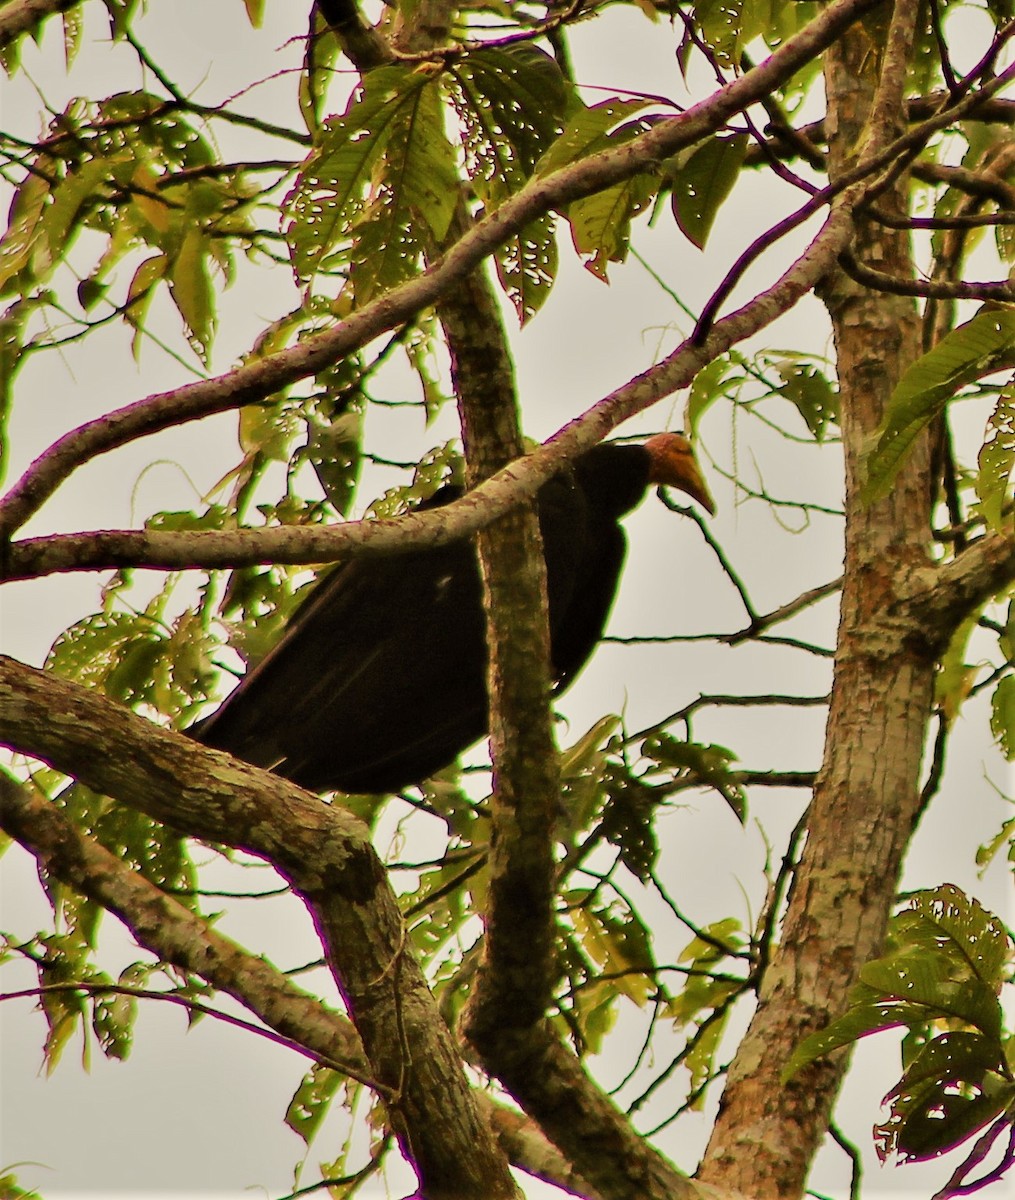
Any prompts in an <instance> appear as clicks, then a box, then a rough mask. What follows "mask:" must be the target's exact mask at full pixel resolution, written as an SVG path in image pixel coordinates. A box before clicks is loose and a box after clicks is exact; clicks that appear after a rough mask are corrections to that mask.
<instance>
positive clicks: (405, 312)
mask: <svg viewBox="0 0 1015 1200" xmlns="http://www.w3.org/2000/svg"><path fill="white" fill-rule="evenodd" d="M876 3H877V0H834V2H833V3H831V4H830V5H829V6H828V7H827V8H825V9H824V10H823V11H821V12H820V13H819V15H818V16H817V17H816V18H815V19H814V20H813V21H812V22H811V23H810V24H809V25H808V26H807V27H806V28H805V29H803V30H801V32H800V33H798V34H796V35H795V36H794V37H792V38H789V39H788V40H787V41H786V42H785V43H783V45H782V46H780V47H779V48H778V49H777V50H776V51H775V52H774V53H773V54H772V55H771V56H770V57H769V58H767V59H766V60H765V61H764V62H762V63H760V64H759V65H758V66H757V67H756V68H754V70H752V71H749V72H748V73H747V74H745V75H742V76H740V77H739V78H737V79H735V80H733V81H732V82H731V83H729V84H728V85H727V86H726V87H724V88H721V89H720V90H719V91H717V92H716V93H715V94H714V95H712V96H710V97H708V98H707V99H706V100H703V101H702V102H701V103H699V104H696V105H693V106H692V107H691V108H689V109H687V111H686V112H684V113H681V114H680V115H679V116H676V117H672V118H670V119H668V120H664V121H660V122H659V123H658V124H656V125H655V126H653V128H652V129H650V130H649V131H648V132H646V133H643V134H641V135H640V136H639V137H637V138H634V139H633V140H632V141H630V142H627V143H625V144H623V145H621V146H617V147H614V148H611V149H608V150H605V151H602V152H601V153H599V154H595V155H591V156H590V157H588V158H586V159H583V160H581V161H580V162H577V163H574V164H572V165H570V166H568V167H564V168H562V169H561V170H559V171H555V172H553V173H552V174H551V175H548V176H546V177H545V178H539V177H535V178H533V179H531V180H530V181H529V182H528V183H527V184H526V185H525V187H523V188H522V189H521V191H520V192H518V193H517V194H516V195H515V196H513V197H512V198H510V199H509V200H506V201H505V202H504V203H503V204H502V205H501V206H500V207H499V208H497V209H496V210H494V211H492V212H490V213H489V214H488V215H486V216H484V217H483V219H482V220H480V221H478V222H477V223H476V225H475V226H474V227H473V228H472V229H471V230H470V231H469V232H468V233H467V234H466V235H465V236H464V237H463V238H461V239H460V240H459V241H458V243H457V244H456V245H455V246H453V247H452V248H451V249H450V250H449V251H448V252H447V253H446V254H445V255H443V256H442V257H441V258H440V259H438V260H437V262H435V263H434V264H432V265H431V266H429V267H427V268H426V269H425V270H424V271H422V272H421V273H420V274H419V275H418V276H416V277H415V278H413V279H411V280H409V281H408V282H406V283H404V284H402V285H401V286H400V287H397V288H394V289H392V290H391V291H390V292H388V293H386V294H383V295H381V296H378V297H377V298H376V299H375V300H373V301H371V302H370V303H368V304H366V305H364V306H363V307H362V308H360V309H358V310H357V311H356V312H355V313H352V314H351V315H350V316H349V317H347V318H346V319H345V320H343V321H341V322H339V323H338V324H337V325H336V326H335V327H334V328H332V329H329V330H325V331H323V332H321V333H318V334H314V335H312V336H310V337H308V338H306V339H305V340H304V341H302V342H300V343H299V344H298V345H296V346H292V347H289V348H288V349H286V350H281V351H279V352H278V353H276V354H272V355H269V356H268V357H266V358H261V359H259V360H257V361H254V362H249V363H246V364H244V365H243V366H241V367H238V368H236V370H234V371H232V372H229V373H228V374H226V375H220V376H217V377H216V378H213V379H207V380H199V381H198V382H195V383H191V384H188V385H186V386H184V387H181V388H176V389H174V390H173V391H171V392H163V393H160V394H157V395H154V396H150V397H148V398H147V399H145V400H141V401H138V402H136V403H135V404H132V405H128V406H127V407H126V408H123V409H120V410H118V411H117V412H115V413H111V414H109V415H107V416H105V417H101V418H99V419H98V420H95V421H91V422H89V423H87V424H85V425H82V426H80V427H79V428H78V429H76V430H75V431H74V432H73V433H69V434H67V435H65V436H64V437H62V438H60V439H59V440H58V441H56V442H55V443H53V445H52V446H51V447H50V448H49V449H48V450H47V451H45V452H44V453H43V454H42V455H41V456H40V457H39V458H38V459H36V461H35V462H34V463H33V464H32V465H31V466H30V467H29V469H28V471H27V472H26V473H25V474H24V475H23V476H22V478H21V479H20V480H19V481H18V482H17V483H16V484H15V485H14V487H13V488H12V489H11V491H10V492H9V493H8V495H7V496H6V498H5V499H4V501H3V503H2V504H0V539H2V538H9V537H10V536H11V535H12V534H13V533H14V531H15V530H17V529H19V528H20V527H21V526H22V525H23V524H24V523H25V521H27V520H28V518H29V517H30V516H31V515H32V514H33V513H34V512H36V511H37V510H38V509H39V507H40V506H41V505H42V504H43V503H44V502H45V501H46V500H47V499H48V498H49V496H51V495H52V494H53V492H54V491H55V490H56V488H57V487H58V486H59V485H60V484H61V483H62V482H63V481H64V480H65V479H66V478H67V477H68V476H69V475H70V474H71V473H72V472H73V471H74V470H75V469H77V467H79V466H81V465H82V464H83V463H85V462H87V461H89V460H90V459H92V458H94V457H96V456H97V455H99V454H103V453H106V452H107V451H109V450H113V449H115V448H116V447H117V446H122V445H124V444H126V443H127V442H129V441H132V440H134V439H136V438H139V437H143V436H146V435H148V434H150V433H154V432H156V431H158V430H160V429H165V428H168V427H170V426H173V425H179V424H183V423H185V422H186V421H191V420H195V419H197V418H199V417H205V416H210V415H211V414H213V413H217V412H224V411H226V410H228V409H232V408H238V407H240V406H242V405H244V404H253V403H256V402H258V401H260V400H263V399H265V398H266V397H267V396H270V395H272V394H273V393H275V392H279V391H281V390H283V389H284V388H286V387H288V386H290V385H291V384H292V383H295V382H296V381H297V380H299V379H303V378H305V377H307V376H308V375H313V374H315V373H316V372H318V371H319V370H321V369H322V368H324V367H326V366H328V365H330V364H333V363H335V362H337V361H338V360H339V359H341V358H342V357H344V356H346V355H348V354H350V353H352V352H353V351H354V350H356V349H359V348H360V347H361V346H363V345H365V344H366V343H367V342H369V341H370V340H372V339H373V338H375V337H377V336H379V335H380V334H382V333H385V332H386V331H387V330H390V329H392V328H394V327H395V326H397V325H400V324H402V323H404V322H406V321H408V320H410V319H411V318H412V317H413V316H414V315H415V314H416V313H418V312H419V311H420V310H421V309H423V308H425V307H427V306H428V305H431V304H433V303H435V302H436V301H437V300H438V299H439V298H440V296H441V295H443V294H445V293H446V292H447V291H448V289H449V288H451V287H452V286H453V285H454V284H456V283H459V282H460V281H461V280H462V279H464V278H465V277H466V275H468V274H469V272H470V271H472V270H474V269H475V267H476V266H477V265H478V264H479V263H480V262H482V260H483V259H484V258H485V257H487V255H489V254H491V253H492V252H493V251H494V250H495V249H496V247H497V246H499V245H501V244H502V243H503V242H504V241H505V240H506V239H507V238H508V237H510V236H511V235H512V234H514V233H517V232H518V231H519V230H520V229H522V228H523V227H524V226H525V225H527V224H528V223H529V222H530V221H531V220H533V219H535V218H536V217H538V216H541V215H543V214H545V213H547V212H549V211H550V210H551V209H554V208H560V207H562V206H564V205H566V204H568V203H570V202H571V201H574V200H577V199H579V198H581V197H583V196H588V195H591V194H593V193H594V192H597V191H600V190H602V189H603V188H605V187H608V186H609V185H611V184H614V183H619V182H622V181H623V180H625V179H629V178H630V177H631V176H633V175H636V174H638V173H639V172H641V171H644V170H646V169H650V168H651V167H652V166H653V165H654V164H655V163H658V162H659V161H661V160H662V159H664V158H667V157H669V156H670V155H673V154H674V153H676V152H677V151H678V150H680V149H681V148H683V147H685V146H689V145H692V144H693V143H695V142H697V141H700V140H701V139H702V138H704V137H706V136H707V135H708V134H710V133H714V132H715V131H716V130H718V129H720V128H722V126H723V125H725V124H726V122H727V121H728V120H729V119H730V118H731V117H732V116H734V115H735V114H736V113H738V112H740V111H741V110H742V109H744V108H746V107H748V106H749V105H751V104H753V103H755V102H756V101H758V100H759V99H760V98H761V97H762V96H763V95H765V94H767V93H768V92H770V91H771V90H772V89H773V88H775V87H777V86H778V85H779V84H780V83H781V82H784V81H785V80H786V79H788V78H789V77H790V76H792V75H793V74H794V73H795V72H796V71H797V70H798V69H799V68H800V67H801V66H803V65H804V64H805V63H807V62H809V61H810V60H811V59H812V58H814V56H815V55H817V54H819V53H820V52H821V51H822V50H824V49H825V48H826V47H827V46H829V45H831V44H832V43H834V41H835V39H836V38H837V37H838V36H840V34H841V33H842V31H843V30H844V29H846V28H848V27H849V25H851V24H852V23H853V22H854V21H855V20H856V19H857V18H858V17H859V16H861V15H862V14H863V13H864V12H866V11H867V10H868V9H869V8H871V7H873V6H874V5H875V4H876ZM629 415H630V414H629ZM593 440H595V439H593ZM590 444H591V443H590Z"/></svg>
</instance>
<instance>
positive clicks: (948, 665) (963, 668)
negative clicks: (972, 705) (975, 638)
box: [934, 612, 980, 722]
mask: <svg viewBox="0 0 1015 1200" xmlns="http://www.w3.org/2000/svg"><path fill="white" fill-rule="evenodd" d="M979 619H980V614H979V613H978V612H975V613H973V614H972V615H970V616H968V617H967V618H966V619H965V620H964V621H963V622H962V623H961V624H960V625H959V627H958V628H957V629H956V630H955V632H954V633H953V634H952V637H951V641H950V642H949V643H948V648H947V650H945V652H944V654H943V655H942V656H941V661H940V663H939V665H938V671H937V674H936V675H935V676H934V699H935V701H936V702H937V704H939V705H940V707H941V711H942V715H943V716H944V718H945V720H946V721H949V722H951V721H954V720H955V718H956V717H957V716H958V715H959V710H960V709H961V708H962V705H963V703H964V702H965V700H966V697H967V696H968V695H969V690H970V688H971V687H972V686H973V681H974V680H975V678H976V673H977V669H978V668H977V667H975V666H970V664H969V663H967V662H966V647H967V646H968V644H969V639H970V637H971V636H972V633H973V630H974V629H975V628H976V625H977V621H978V620H979Z"/></svg>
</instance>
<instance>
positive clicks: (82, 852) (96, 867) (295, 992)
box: [0, 771, 369, 1081]
mask: <svg viewBox="0 0 1015 1200" xmlns="http://www.w3.org/2000/svg"><path fill="white" fill-rule="evenodd" d="M0 827H2V828H3V829H4V831H5V832H6V833H8V834H9V835H10V836H11V837H12V838H15V839H16V840H17V841H18V842H20V843H21V845H22V846H24V848H25V849H26V850H27V851H28V852H29V853H30V854H32V855H34V857H35V858H36V859H37V860H38V861H39V863H40V864H41V865H42V866H43V867H45V869H46V872H47V874H49V875H50V876H51V877H52V878H54V879H60V880H62V881H63V882H64V883H66V884H68V885H69V886H70V887H72V888H74V889H75V890H76V891H78V892H80V893H81V894H82V895H83V896H87V897H89V899H91V900H94V901H96V903H98V904H101V905H102V907H103V908H105V909H107V910H108V911H109V912H111V913H113V914H114V915H115V916H117V917H119V919H120V920H121V921H122V922H123V923H124V925H126V926H127V928H128V929H129V930H130V931H131V933H132V934H133V936H134V937H135V938H136V939H137V942H138V944H139V945H141V946H143V947H145V949H147V950H150V951H151V953H152V954H154V955H155V956H156V958H158V959H159V960H161V961H162V962H167V963H172V964H173V965H174V966H176V967H180V968H182V969H183V970H184V971H189V972H191V973H192V974H194V975H198V976H200V977H201V978H202V979H205V980H207V982H208V983H210V984H211V985H212V986H213V987H214V988H216V989H217V990H218V991H220V992H225V993H227V994H228V995H230V996H232V997H233V998H234V999H235V1000H238V1001H239V1002H240V1003H241V1004H242V1005H243V1006H244V1007H245V1008H247V1009H249V1010H250V1011H251V1012H252V1013H254V1014H256V1015H257V1016H258V1017H260V1019H261V1020H262V1021H263V1022H264V1024H265V1025H267V1026H268V1027H269V1028H271V1029H274V1030H275V1032H276V1033H279V1034H281V1035H282V1036H283V1037H284V1038H287V1039H288V1040H290V1041H292V1042H296V1043H298V1044H299V1045H300V1046H303V1047H305V1049H306V1050H307V1051H308V1052H309V1053H311V1054H316V1055H317V1056H318V1057H319V1058H321V1059H322V1060H327V1061H329V1063H330V1064H331V1065H332V1066H336V1067H337V1066H338V1065H339V1064H338V1063H337V1062H336V1061H335V1060H336V1059H339V1060H341V1062H342V1063H345V1064H348V1067H349V1068H350V1069H351V1073H352V1074H353V1075H354V1076H356V1077H360V1078H364V1081H366V1080H365V1073H366V1072H367V1070H368V1069H369V1067H368V1064H367V1061H366V1059H365V1058H364V1055H363V1047H362V1045H361V1044H360V1040H359V1037H358V1036H357V1034H356V1031H355V1029H354V1028H353V1026H352V1022H350V1021H349V1020H348V1018H346V1017H343V1016H341V1015H340V1014H339V1013H334V1012H331V1011H329V1010H328V1008H327V1007H326V1006H325V1005H324V1004H322V1002H321V1001H320V1000H319V999H318V998H317V997H315V996H311V995H310V994H309V993H307V992H304V991H303V990H302V989H301V988H299V987H297V986H296V984H295V983H293V982H292V981H291V980H289V979H287V978H286V977H285V976H284V975H283V974H282V972H281V971H278V970H276V968H275V967H273V966H271V965H270V964H269V963H268V962H267V960H266V959H264V958H262V957H260V956H259V955H255V954H250V953H249V952H248V951H246V950H245V949H244V948H243V947H242V946H240V945H238V944H237V943H236V942H234V941H232V940H231V939H230V938H227V937H225V936H223V935H222V934H221V933H217V932H216V931H215V929H214V928H213V927H212V926H211V925H209V924H208V923H207V922H206V921H204V920H203V919H202V918H201V917H199V916H197V915H196V914H195V913H194V912H192V911H191V910H190V909H189V908H186V907H185V906H184V905H183V904H181V903H180V902H179V900H176V899H175V898H174V897H172V896H169V895H167V894H166V893H165V892H163V891H161V890H160V889H159V888H157V887H156V886H155V884H153V883H150V882H149V881H148V880H147V879H144V878H143V877H142V876H141V875H138V874H136V873H135V872H134V871H132V870H131V869H130V868H129V867H128V866H126V865H125V864H124V863H123V861H122V860H121V859H120V858H118V857H117V856H116V855H115V854H112V853H111V852H110V851H109V850H107V849H106V848H105V847H104V846H101V845H100V844H99V843H98V842H96V841H95V840H94V839H92V838H90V837H88V836H87V835H86V834H84V833H82V832H81V830H80V829H78V827H77V826H76V825H75V824H74V823H73V822H72V821H70V820H69V819H68V818H67V816H66V815H65V814H64V813H63V812H62V811H61V810H60V809H58V808H57V807H56V806H55V805H54V804H52V803H50V802H49V801H47V800H46V799H45V798H44V797H43V796H41V795H39V794H38V793H37V792H35V791H34V789H32V788H30V787H28V786H26V785H24V784H20V783H18V782H17V781H15V780H14V779H13V778H12V777H11V776H10V775H8V774H7V773H6V772H5V771H0Z"/></svg>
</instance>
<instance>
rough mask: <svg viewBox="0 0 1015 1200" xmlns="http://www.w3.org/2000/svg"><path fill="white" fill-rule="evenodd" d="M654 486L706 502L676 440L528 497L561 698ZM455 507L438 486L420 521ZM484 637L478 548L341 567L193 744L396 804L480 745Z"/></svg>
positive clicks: (618, 448) (623, 453) (590, 464)
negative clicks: (631, 523)
mask: <svg viewBox="0 0 1015 1200" xmlns="http://www.w3.org/2000/svg"><path fill="white" fill-rule="evenodd" d="M652 484H668V485H671V486H673V487H677V488H680V489H682V490H683V491H684V492H686V493H687V494H688V495H690V496H691V497H692V498H693V499H694V500H696V501H697V502H698V503H699V504H701V505H702V506H703V507H704V508H705V509H706V510H707V511H708V512H710V513H711V512H713V511H714V509H713V505H712V500H711V497H710V495H709V492H708V488H707V487H706V485H705V481H704V479H703V478H702V475H701V473H700V471H699V469H698V465H697V463H696V462H695V459H694V455H693V452H692V450H691V445H690V443H689V442H688V440H687V438H685V437H684V436H682V435H681V434H673V433H664V434H659V435H657V436H656V437H653V438H650V439H649V440H648V441H647V442H645V443H644V444H643V445H624V444H620V443H616V442H603V443H601V444H599V445H598V446H595V447H594V448H593V449H591V450H589V451H587V452H586V453H585V454H582V455H581V456H580V457H578V458H577V459H576V460H575V461H574V463H573V464H572V465H570V466H569V467H567V468H565V469H564V470H562V471H561V472H559V474H557V475H555V476H553V478H551V479H550V480H548V481H547V483H545V484H544V485H543V487H542V488H540V490H539V494H538V511H539V524H540V529H541V532H542V538H543V553H544V556H545V558H546V575H547V594H548V602H549V630H550V658H551V669H552V674H553V677H554V679H555V681H556V690H557V692H558V693H559V692H560V691H562V690H563V689H564V688H566V687H567V686H568V685H569V684H570V683H571V681H572V680H573V679H574V677H575V676H576V675H577V674H578V672H579V671H580V670H581V668H582V667H583V666H584V665H585V662H586V661H587V660H588V658H589V656H590V655H591V654H592V651H593V650H594V649H595V646H596V643H597V642H598V641H599V639H600V637H601V636H602V633H603V628H604V626H605V624H606V619H607V617H608V616H609V612H610V607H611V605H612V603H613V597H614V593H615V592H616V590H617V584H618V581H619V578H620V572H621V567H622V566H623V561H624V554H625V550H626V542H625V539H624V533H623V530H622V528H621V526H620V518H621V517H623V516H624V515H625V514H626V513H628V512H630V511H631V510H632V509H633V508H634V507H635V506H636V505H637V504H638V503H639V502H640V501H641V500H642V498H643V497H644V495H645V493H646V491H647V489H648V488H649V487H650V486H651V485H652ZM460 494H461V492H460V489H459V488H457V487H452V486H450V485H448V486H445V487H443V488H442V489H441V490H440V491H439V492H437V493H436V495H434V496H433V497H431V499H430V500H428V501H426V502H425V507H435V506H437V505H441V504H446V503H448V502H449V501H451V500H453V499H455V498H456V497H457V496H459V495H460ZM486 664H487V650H486V635H485V619H484V613H483V604H482V589H481V585H480V575H479V564H478V560H477V556H476V547H475V541H474V539H463V540H460V541H456V542H453V543H451V544H449V545H445V546H440V547H438V548H436V549H426V550H416V551H413V550H410V551H408V552H405V553H400V554H395V555H390V556H384V557H379V558H374V557H362V558H355V559H352V560H350V561H349V562H348V563H345V564H343V565H341V566H339V567H338V568H336V569H335V570H334V571H332V572H330V573H329V574H327V575H326V576H324V577H323V578H322V579H321V580H320V581H319V582H318V583H317V584H315V585H314V587H313V588H312V589H311V591H310V593H309V594H308V597H307V599H306V600H305V601H304V602H303V604H301V605H300V607H299V608H298V609H297V610H296V612H295V614H294V615H293V617H292V619H291V620H290V623H289V625H288V627H287V629H286V630H285V632H284V634H283V635H282V637H281V639H280V640H279V641H278V643H277V644H276V645H275V646H274V647H273V648H272V649H271V651H269V653H268V654H267V655H266V656H265V658H264V659H263V660H262V661H261V662H260V663H258V664H257V666H256V667H254V668H253V669H252V670H251V671H250V672H249V673H248V674H247V675H246V676H245V677H244V678H243V679H242V680H241V682H240V683H239V684H238V685H237V687H236V689H235V690H234V691H233V692H232V693H231V694H230V695H229V696H227V697H226V699H225V700H224V701H223V702H222V704H221V705H220V707H219V708H218V709H217V710H216V711H215V712H214V713H212V714H211V716H210V717H207V718H205V719H204V720H202V721H200V722H198V723H197V724H196V725H195V726H193V727H192V729H191V732H192V734H193V736H194V737H196V738H197V740H198V741H200V742H202V743H203V744H204V745H205V746H210V747H213V748H215V749H218V750H227V751H229V752H230V753H232V754H235V755H236V756H237V757H239V758H242V759H245V760H246V761H247V762H249V763H252V764H253V765H255V766H259V767H265V768H267V769H270V770H273V771H277V772H278V773H279V774H280V775H283V776H285V777H286V778H287V779H291V780H292V781H293V782H294V783H297V784H300V785H301V786H302V787H305V788H308V789H309V790H311V791H317V792H323V791H342V792H394V791H399V790H400V789H402V788H403V787H405V786H407V785H409V784H413V783H419V782H420V781H421V780H423V779H426V778H427V777H429V776H430V775H433V774H434V773H435V772H436V771H439V770H440V769H441V768H442V767H446V766H447V765H448V764H449V763H451V762H453V761H454V759H455V758H457V756H458V755H459V754H460V753H461V752H462V751H463V750H466V749H467V748H468V747H469V746H471V745H472V743H473V742H475V741H477V740H478V739H479V738H481V737H482V736H483V735H484V734H485V733H486V732H487V731H488V724H489V717H488V699H487V690H486Z"/></svg>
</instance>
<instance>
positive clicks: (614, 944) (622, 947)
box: [571, 905, 655, 1007]
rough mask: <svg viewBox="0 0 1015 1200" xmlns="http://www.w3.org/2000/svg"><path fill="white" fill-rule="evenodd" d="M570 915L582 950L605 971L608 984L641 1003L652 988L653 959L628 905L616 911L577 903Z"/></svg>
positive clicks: (646, 938)
mask: <svg viewBox="0 0 1015 1200" xmlns="http://www.w3.org/2000/svg"><path fill="white" fill-rule="evenodd" d="M571 919H572V921H573V922H574V926H575V930H576V931H577V933H578V937H579V942H580V945H581V947H582V950H583V951H584V952H585V953H586V954H587V955H588V956H589V958H591V959H592V961H593V962H594V963H596V965H597V966H598V967H599V968H600V970H601V971H602V972H603V974H605V975H609V976H610V980H609V982H610V985H611V987H612V988H613V989H614V990H615V991H616V992H617V993H619V994H620V995H623V996H626V997H627V998H628V999H629V1000H632V1001H633V1002H634V1003H635V1004H637V1005H638V1006H639V1007H643V1006H644V1005H645V1003H646V1001H647V1000H648V997H649V995H650V994H651V993H652V992H653V991H654V990H655V980H654V978H653V975H652V972H653V970H654V966H655V963H654V961H653V958H652V950H651V944H650V938H649V934H648V931H647V930H646V928H645V926H644V925H643V924H642V923H641V921H640V920H639V919H638V918H637V917H636V916H635V914H634V913H632V912H631V911H630V910H629V909H627V910H625V911H624V912H623V913H622V914H618V913H617V912H615V911H612V910H610V909H607V908H602V907H597V908H592V907H590V906H587V905H577V906H576V907H574V908H573V909H572V910H571Z"/></svg>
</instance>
